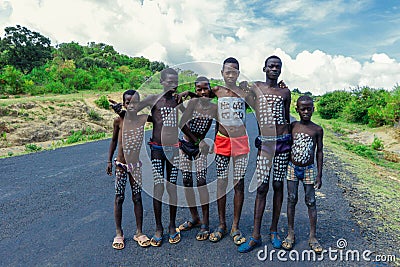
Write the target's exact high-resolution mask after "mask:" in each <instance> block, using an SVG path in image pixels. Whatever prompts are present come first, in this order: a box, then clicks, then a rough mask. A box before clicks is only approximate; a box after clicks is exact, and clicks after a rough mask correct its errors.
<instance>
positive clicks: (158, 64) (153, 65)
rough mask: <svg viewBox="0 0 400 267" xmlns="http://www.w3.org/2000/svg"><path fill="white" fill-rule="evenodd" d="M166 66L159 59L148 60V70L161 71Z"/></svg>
mask: <svg viewBox="0 0 400 267" xmlns="http://www.w3.org/2000/svg"><path fill="white" fill-rule="evenodd" d="M166 68H168V65H165V64H164V62H160V61H152V62H150V70H151V71H152V72H153V73H155V72H157V71H162V70H163V69H166Z"/></svg>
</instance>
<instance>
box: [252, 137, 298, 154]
mask: <svg viewBox="0 0 400 267" xmlns="http://www.w3.org/2000/svg"><path fill="white" fill-rule="evenodd" d="M291 141H292V135H291V134H282V135H274V136H261V135H259V136H257V137H256V139H255V140H254V145H255V147H256V148H258V149H260V150H263V151H265V152H267V153H268V154H281V153H287V152H290V149H291ZM273 142H275V147H272V146H270V145H268V143H273Z"/></svg>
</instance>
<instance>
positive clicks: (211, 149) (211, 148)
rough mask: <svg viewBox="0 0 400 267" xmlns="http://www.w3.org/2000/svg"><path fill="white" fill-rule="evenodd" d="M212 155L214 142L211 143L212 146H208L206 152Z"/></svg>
mask: <svg viewBox="0 0 400 267" xmlns="http://www.w3.org/2000/svg"><path fill="white" fill-rule="evenodd" d="M212 153H214V142H213V143H212V145H211V146H210V150H209V151H208V154H212Z"/></svg>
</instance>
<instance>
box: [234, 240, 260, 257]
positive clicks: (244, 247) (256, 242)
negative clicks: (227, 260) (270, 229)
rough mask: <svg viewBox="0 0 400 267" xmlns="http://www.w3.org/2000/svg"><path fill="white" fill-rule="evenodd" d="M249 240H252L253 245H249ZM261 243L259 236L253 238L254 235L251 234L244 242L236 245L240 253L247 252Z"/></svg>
mask: <svg viewBox="0 0 400 267" xmlns="http://www.w3.org/2000/svg"><path fill="white" fill-rule="evenodd" d="M251 241H253V245H250V244H251ZM261 244H262V240H261V238H260V239H255V238H254V237H252V236H251V237H250V238H249V239H248V240H247V241H246V242H244V243H243V244H241V245H240V246H239V247H238V251H239V252H240V253H247V252H250V251H252V250H253V249H255V248H256V247H259V246H261Z"/></svg>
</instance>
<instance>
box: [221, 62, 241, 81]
mask: <svg viewBox="0 0 400 267" xmlns="http://www.w3.org/2000/svg"><path fill="white" fill-rule="evenodd" d="M239 73H240V71H239V70H238V65H237V64H236V63H225V65H224V68H223V69H222V70H221V74H222V77H223V78H224V81H225V83H226V84H236V81H237V79H238V77H239Z"/></svg>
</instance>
